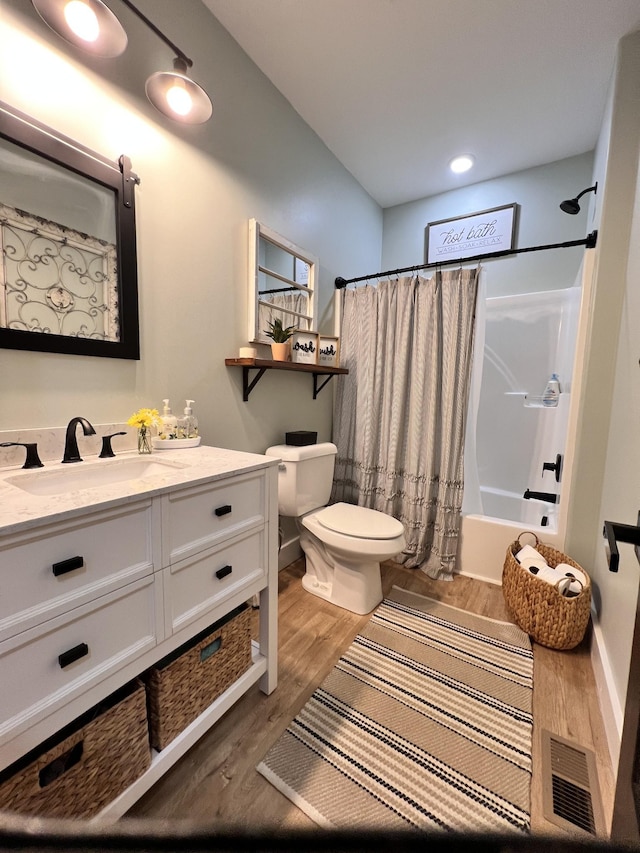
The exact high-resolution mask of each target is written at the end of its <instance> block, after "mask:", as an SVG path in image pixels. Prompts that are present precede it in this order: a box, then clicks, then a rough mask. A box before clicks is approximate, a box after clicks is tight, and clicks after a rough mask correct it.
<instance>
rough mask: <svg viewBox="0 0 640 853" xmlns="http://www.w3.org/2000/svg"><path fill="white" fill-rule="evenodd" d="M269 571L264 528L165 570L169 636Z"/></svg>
mask: <svg viewBox="0 0 640 853" xmlns="http://www.w3.org/2000/svg"><path fill="white" fill-rule="evenodd" d="M266 573H267V548H266V538H265V531H264V530H263V529H261V530H257V531H253V532H249V533H246V534H245V535H241V536H239V537H237V538H236V539H234V540H233V542H231V543H228V544H225V545H224V546H221V547H219V548H214V549H210V550H207V551H204V552H200V553H199V554H196V555H194V556H193V557H190V558H188V559H186V560H183V561H182V562H180V563H177V564H176V565H175V566H171V568H168V569H165V570H164V572H163V579H164V602H165V633H166V636H169V635H170V634H174V633H176V632H178V631H180V630H181V629H182V628H184V627H185V626H186V625H190V624H191V623H193V622H195V621H196V620H198V619H200V618H201V617H204V616H207V615H208V614H210V613H211V611H213V610H214V609H215V608H216V607H218V606H219V605H220V604H222V603H223V602H224V601H226V600H227V599H229V598H230V597H231V596H232V595H235V594H236V593H239V592H240V591H243V590H246V589H247V588H248V587H250V586H251V585H252V584H255V583H256V581H259V580H260V579H261V578H264V577H266ZM246 597H248V596H245V598H246ZM214 618H215V617H214ZM209 621H211V619H209Z"/></svg>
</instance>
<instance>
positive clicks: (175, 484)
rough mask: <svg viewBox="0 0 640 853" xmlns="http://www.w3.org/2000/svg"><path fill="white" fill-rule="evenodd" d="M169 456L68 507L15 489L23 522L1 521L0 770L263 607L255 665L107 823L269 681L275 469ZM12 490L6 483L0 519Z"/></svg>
mask: <svg viewBox="0 0 640 853" xmlns="http://www.w3.org/2000/svg"><path fill="white" fill-rule="evenodd" d="M214 451H215V452H214ZM170 453H171V455H172V457H175V458H176V459H178V460H179V461H180V460H182V461H183V464H182V466H181V467H180V468H177V469H171V471H170V473H169V474H167V475H166V476H164V477H162V478H161V479H160V480H158V478H157V477H156V478H151V477H150V478H149V479H148V480H147V481H146V482H145V481H136V482H135V483H134V484H119V485H116V486H113V487H112V488H111V489H110V490H104V489H103V490H100V491H98V490H95V489H94V490H87V491H86V492H85V493H82V494H81V493H75V496H74V500H73V503H74V506H73V508H70V509H69V510H68V512H66V513H65V511H64V506H65V500H66V498H65V497H62V498H60V499H58V500H50V499H47V501H46V502H45V503H44V504H43V503H40V504H39V505H38V503H37V501H35V502H34V501H32V502H31V503H29V499H28V497H25V496H24V495H22V496H16V495H14V497H15V499H16V501H17V515H18V517H19V516H22V518H24V517H25V516H27V521H26V522H24V521H20V520H17V521H15V522H14V523H10V524H5V525H4V526H3V525H2V524H1V523H0V685H1V689H0V770H1V769H3V768H5V767H8V766H9V765H11V764H12V763H13V762H15V761H16V760H18V759H19V758H20V757H22V756H23V755H25V754H26V753H27V752H29V751H30V750H32V749H34V748H36V747H38V745H39V744H40V743H42V742H43V741H44V740H46V739H47V738H49V737H51V736H53V735H55V734H56V732H58V731H59V730H60V729H61V728H63V727H64V726H65V725H67V724H68V723H70V722H72V721H73V720H74V719H76V718H77V717H79V716H80V715H81V714H83V713H84V712H85V711H87V710H89V709H90V708H92V707H93V706H94V705H96V704H97V703H98V702H100V701H102V700H103V699H104V698H105V697H107V696H109V695H110V694H111V693H113V692H114V691H115V690H117V689H118V688H119V687H121V686H122V685H124V684H126V683H127V682H128V681H130V680H131V679H133V678H135V677H136V676H138V675H139V674H141V673H142V672H144V671H145V670H146V669H148V668H149V667H150V666H152V665H153V664H155V663H157V662H158V661H159V660H161V659H162V658H164V657H165V656H166V655H167V654H169V653H171V652H173V651H174V650H175V649H177V648H178V647H180V646H182V645H183V644H184V643H185V642H187V641H188V640H189V639H190V638H191V637H194V636H195V635H197V634H198V633H199V632H201V631H203V630H205V629H206V628H208V627H209V626H210V625H212V624H213V623H214V622H217V621H218V620H219V619H221V618H223V617H224V616H225V615H226V614H228V613H230V612H231V611H232V610H233V609H234V608H236V607H237V606H238V605H240V604H243V603H244V602H246V601H249V600H253V601H256V600H257V601H259V608H260V609H259V625H260V627H259V638H258V640H257V641H256V642H254V643H253V650H252V666H251V667H250V669H249V670H248V671H247V672H245V673H244V674H243V675H242V676H241V677H240V678H239V679H238V680H237V681H236V682H235V683H234V684H233V685H231V687H229V688H228V689H227V690H226V691H225V692H224V693H223V694H222V695H221V696H220V697H219V698H218V699H216V700H215V702H214V703H213V704H212V705H211V706H210V707H209V708H208V709H207V710H206V711H205V712H204V713H203V714H201V715H200V716H199V717H198V718H197V719H196V720H195V721H194V722H193V723H192V724H191V725H190V726H188V727H187V728H186V729H185V730H184V731H183V732H182V733H181V734H180V735H178V737H176V738H175V740H174V741H172V742H171V743H170V744H169V745H168V746H167V747H166V748H165V749H163V750H162V751H161V752H160V753H158V754H154V755H153V756H152V761H151V766H150V768H149V770H148V771H147V772H146V773H144V775H143V776H141V777H140V778H139V779H138V780H137V781H136V782H135V783H134V784H133V785H132V786H131V787H129V788H128V789H127V790H126V791H125V792H124V793H123V794H121V795H120V796H119V797H117V798H116V799H115V800H114V801H113V802H112V803H111V804H110V805H109V806H107V808H106V809H104V810H103V812H102V816H103V817H106V816H113V817H118V816H119V815H121V814H123V813H124V812H125V811H126V810H127V809H128V808H129V807H130V806H131V805H132V804H133V803H134V802H135V801H136V800H137V799H139V797H140V796H142V794H144V793H145V792H146V791H147V790H148V789H149V788H150V787H151V786H152V785H153V784H154V782H156V781H157V780H158V779H159V778H160V777H161V776H162V775H163V774H164V773H165V772H166V771H167V770H168V769H169V768H170V767H171V766H172V765H173V764H174V763H175V762H176V761H177V760H178V759H179V758H180V757H181V756H182V755H183V754H184V753H185V752H186V750H187V749H189V748H190V747H191V746H192V745H193V744H194V743H195V742H196V741H197V740H198V739H199V738H200V737H201V736H202V735H203V734H204V732H205V731H207V729H209V728H210V727H211V726H212V725H213V724H214V723H215V722H216V720H218V719H219V717H220V716H222V714H223V713H225V711H227V710H228V708H230V707H231V705H232V704H233V703H234V702H235V701H237V700H238V699H239V698H240V697H241V696H242V695H243V694H244V693H245V692H246V690H248V689H249V687H251V686H252V685H253V684H254V683H256V682H257V681H259V683H260V687H261V689H262V690H263V691H264V692H266V693H270V692H271V691H272V690H273V689H274V688H275V686H276V680H277V627H276V626H277V519H278V516H277V466H275V465H274V464H273V460H271V459H268V458H267V457H262V456H257V455H253V454H244V453H235V452H234V451H223V450H220V449H214V448H197V449H191V450H184V451H177V452H175V453H174V452H173V451H170ZM167 455H168V454H167ZM14 473H15V472H14ZM7 489H8V486H7V484H5V483H3V482H2V479H1V478H0V498H1V499H2V501H3V503H2V508H0V522H2V521H3V518H4V520H5V521H6V519H7V514H8V512H9V511H10V510H9V509H8V504H7V503H6V500H7V497H11V496H12V494H13V493H12V491H11V490H9V491H7ZM105 491H106V492H107V493H106V495H105V493H104V492H105ZM79 495H80V498H79V497H78V496H79ZM21 501H22V504H21V503H20V502H21ZM38 506H40V511H41V513H42V514H41V515H38ZM46 508H49V511H48V512H47V509H46ZM27 510H28V511H27ZM29 512H30V513H31V516H30V517H28V516H29Z"/></svg>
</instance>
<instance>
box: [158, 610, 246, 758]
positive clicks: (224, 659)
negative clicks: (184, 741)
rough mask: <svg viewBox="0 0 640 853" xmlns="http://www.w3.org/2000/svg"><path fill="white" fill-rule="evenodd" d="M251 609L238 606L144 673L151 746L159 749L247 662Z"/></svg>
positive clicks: (216, 694) (203, 707) (234, 678)
mask: <svg viewBox="0 0 640 853" xmlns="http://www.w3.org/2000/svg"><path fill="white" fill-rule="evenodd" d="M250 620H251V609H250V608H249V607H248V606H247V605H246V604H243V605H241V606H240V607H238V608H236V609H235V610H233V611H232V612H231V613H229V614H228V616H226V617H225V618H224V619H221V620H220V621H219V622H216V624H215V625H212V626H211V627H210V628H207V629H206V630H205V631H203V632H202V633H200V634H198V635H197V636H196V637H194V638H193V639H192V640H190V641H189V643H187V644H185V645H184V646H181V647H180V648H179V649H177V650H176V651H175V652H174V653H173V654H171V655H169V656H168V657H166V658H164V660H162V661H160V662H159V663H158V664H156V666H154V667H153V668H152V669H151V670H149V672H148V673H147V674H146V675H145V676H144V680H145V682H146V685H147V699H148V708H149V733H150V740H151V745H152V746H153V747H154V748H155V749H158V750H162V749H164V748H165V747H166V746H167V744H169V743H170V742H171V741H172V740H173V739H174V738H175V737H176V736H177V735H179V734H180V732H181V731H183V730H184V729H185V728H186V727H187V726H188V725H189V724H190V723H192V722H193V721H194V720H195V719H196V717H198V716H199V715H200V714H201V713H202V712H203V711H205V710H206V709H207V708H208V707H209V705H211V703H212V702H213V701H214V700H215V699H217V698H218V696H220V695H221V694H222V693H224V691H225V690H226V689H227V688H228V687H230V686H231V685H232V684H233V682H234V681H236V680H237V679H238V678H240V676H241V675H242V674H243V673H244V672H246V671H247V670H248V669H249V667H250V666H251V621H250Z"/></svg>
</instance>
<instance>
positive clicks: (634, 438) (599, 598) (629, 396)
mask: <svg viewBox="0 0 640 853" xmlns="http://www.w3.org/2000/svg"><path fill="white" fill-rule="evenodd" d="M639 158H640V33H634V34H632V35H630V36H627V37H625V38H624V39H622V40H621V42H620V45H619V52H618V61H617V66H616V69H615V73H614V75H613V79H612V83H611V88H610V95H609V99H608V105H607V111H606V115H605V116H604V120H603V123H602V130H601V134H600V138H599V140H598V145H597V148H596V157H595V169H594V176H595V179H596V180H597V181H598V194H597V196H596V198H595V199H594V222H595V227H597V228H598V230H599V237H598V247H597V249H596V267H595V272H594V287H593V297H592V303H591V324H590V329H589V344H588V349H587V352H586V357H585V364H584V368H585V372H584V381H583V387H582V390H581V394H580V399H581V412H580V417H579V427H578V434H577V438H576V462H577V464H576V465H574V468H573V471H574V482H573V484H572V489H571V494H572V497H573V500H572V504H571V507H570V515H569V519H568V527H567V548H568V549H569V548H570V549H571V553H572V554H575V559H576V560H578V562H581V563H583V564H584V565H585V566H588V567H589V568H590V570H591V573H592V578H593V582H594V592H595V596H594V597H595V606H596V611H597V618H596V620H595V630H594V636H595V640H596V644H595V646H596V648H595V663H596V667H595V669H596V676H597V678H598V681H599V684H598V686H599V692H600V695H601V697H604V698H605V699H606V700H607V701H608V702H610V708H609V709H607V707H606V705H605V708H604V710H605V713H606V712H607V710H610V712H611V717H610V718H608V719H606V722H607V731H608V734H609V742H610V746H611V748H612V753H613V755H614V758H615V757H617V750H616V746H617V744H616V739H618V738H619V735H620V729H621V726H622V717H623V713H624V706H625V701H626V692H627V682H628V675H629V660H630V653H631V644H632V638H633V628H634V621H635V616H636V605H637V600H638V562H637V560H636V558H635V554H634V553H633V548H632V546H630V545H621V546H620V555H621V560H620V570H619V572H618V574H612V573H611V572H609V570H608V562H607V553H606V549H605V542H604V539H603V538H602V526H603V522H604V520H605V519H607V520H609V521H617V522H620V523H623V524H634V525H635V524H636V523H637V514H638V510H640V429H639V427H640V381H639V376H638V355H639V353H638V326H639V324H640V303H639V300H638V280H639V277H640V253H639V251H638V245H639V244H640V208H639V205H640V186H639V175H640V172H639V168H638V164H639Z"/></svg>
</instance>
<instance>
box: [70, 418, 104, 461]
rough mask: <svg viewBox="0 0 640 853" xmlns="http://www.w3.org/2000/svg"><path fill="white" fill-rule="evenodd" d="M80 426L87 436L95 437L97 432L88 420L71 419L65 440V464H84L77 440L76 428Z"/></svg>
mask: <svg viewBox="0 0 640 853" xmlns="http://www.w3.org/2000/svg"><path fill="white" fill-rule="evenodd" d="M78 424H80V426H81V427H82V432H83V433H84V434H85V435H95V434H96V431H95V429H94V428H93V427H92V426H91V424H90V423H89V421H88V420H87V419H86V418H71V420H70V421H69V423H68V425H67V435H66V438H65V440H64V457H63V459H62V461H63V462H82V456H80V451H79V450H78V439H77V438H76V427H77V426H78Z"/></svg>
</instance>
